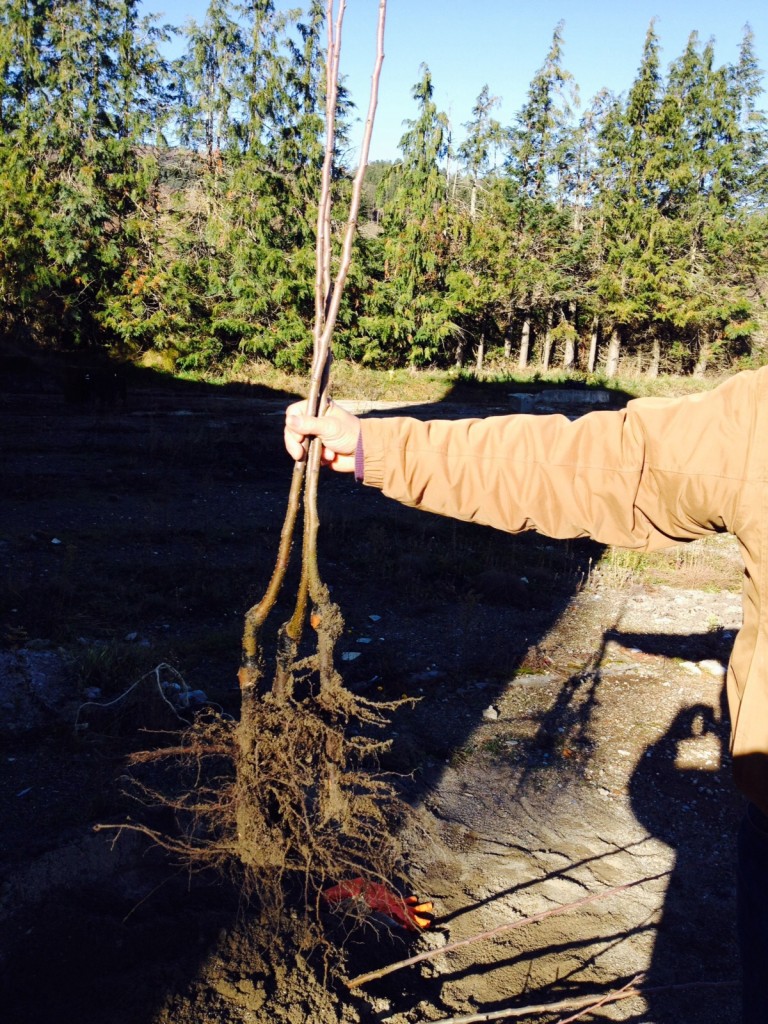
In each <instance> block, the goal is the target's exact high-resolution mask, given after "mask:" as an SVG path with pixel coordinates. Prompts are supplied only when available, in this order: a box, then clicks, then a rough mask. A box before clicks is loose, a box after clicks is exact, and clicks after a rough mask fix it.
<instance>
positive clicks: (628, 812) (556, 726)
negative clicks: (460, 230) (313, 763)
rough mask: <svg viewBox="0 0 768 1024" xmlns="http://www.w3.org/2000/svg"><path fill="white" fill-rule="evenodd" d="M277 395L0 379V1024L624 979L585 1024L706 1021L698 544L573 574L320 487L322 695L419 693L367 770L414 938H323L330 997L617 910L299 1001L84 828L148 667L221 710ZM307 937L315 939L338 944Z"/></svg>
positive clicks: (400, 1002) (318, 1021)
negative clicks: (89, 715)
mask: <svg viewBox="0 0 768 1024" xmlns="http://www.w3.org/2000/svg"><path fill="white" fill-rule="evenodd" d="M494 403H495V404H494ZM494 403H485V404H483V405H481V406H479V407H478V408H477V409H475V410H474V411H475V412H477V413H478V414H484V413H485V412H487V411H489V410H490V411H498V396H495V398H494ZM284 404H285V396H274V395H267V394H264V393H262V392H261V391H260V390H259V389H257V388H254V389H252V390H251V391H242V392H235V393H232V392H228V391H225V390H223V389H205V388H201V387H191V386H190V387H189V388H184V387H182V386H178V385H177V386H176V387H173V388H171V387H168V386H159V385H158V384H157V383H156V382H154V381H150V382H149V383H146V382H143V381H140V382H139V383H138V384H137V385H135V386H131V387H129V391H128V397H127V401H126V403H125V406H124V407H123V406H122V404H121V405H120V406H119V407H117V406H113V404H112V402H111V401H110V402H109V403H108V405H107V406H106V407H103V406H102V405H101V403H98V402H97V403H93V404H84V405H80V404H77V405H74V406H73V405H68V404H66V403H65V402H64V401H63V399H62V397H61V395H60V393H59V388H58V386H57V383H56V381H55V379H54V378H52V379H51V380H50V381H48V380H47V379H42V378H40V377H39V375H37V376H33V377H29V376H28V375H18V374H17V375H15V376H14V375H6V379H5V381H4V383H3V388H2V393H1V394H0V450H1V452H2V454H1V458H2V462H1V463H0V473H1V474H2V495H1V499H0V502H1V507H0V570H1V571H0V635H1V643H0V740H1V741H2V752H1V753H0V759H1V760H0V763H2V770H3V774H2V779H3V784H2V787H0V866H1V868H2V889H1V890H0V984H2V1002H1V1003H0V1005H2V1006H3V1020H4V1021H8V1022H9V1024H42V1022H43V1021H45V1022H46V1024H48V1022H51V1021H61V1022H64V1021H69V1020H72V1021H75V1020H76V1021H78V1022H79V1024H97V1022H98V1024H170V1022H171V1021H173V1022H174V1024H214V1022H215V1024H267V1022H272V1021H290V1022H305V1021H306V1022H310V1024H337V1022H339V1024H373V1022H376V1024H406V1022H409V1024H416V1022H420V1021H439V1020H445V1019H448V1018H451V1019H453V1018H459V1019H461V1018H463V1017H466V1016H471V1017H472V1019H493V1018H491V1017H488V1016H487V1015H488V1014H491V1013H493V1012H494V1011H502V1010H504V1009H508V1008H513V1007H516V1006H517V1007H524V1006H530V1005H534V1004H539V1003H545V1002H555V1001H557V1000H562V999H566V998H569V999H570V998H575V997H580V996H584V995H590V994H593V993H603V992H606V991H608V990H612V989H616V988H619V987H620V986H622V985H624V984H626V983H627V982H629V981H631V980H632V979H633V978H635V976H637V975H639V974H644V975H645V981H644V983H643V984H644V988H645V994H644V995H643V996H642V997H636V998H633V999H631V1000H627V1001H624V1002H620V1003H616V1004H615V1005H611V1006H606V1007H603V1008H602V1009H600V1010H599V1011H597V1014H596V1016H597V1017H598V1018H600V1017H602V1019H607V1020H623V1021H634V1022H645V1024H671V1022H675V1024H693V1022H696V1024H730V1022H736V1021H737V1020H738V991H737V988H736V987H735V982H736V980H737V963H736V956H735V950H734V928H733V917H734V875H733V863H734V856H733V851H734V844H735V828H736V824H737V822H738V818H739V814H740V806H741V805H740V800H739V798H738V797H737V796H736V795H735V793H734V791H733V789H732V785H731V781H730V775H729V766H728V754H727V735H728V726H727V721H726V718H725V712H724V708H723V701H722V690H723V666H724V664H725V662H726V660H727V656H728V652H729V649H730V644H731V642H732V637H733V634H734V632H735V631H736V630H737V629H738V627H739V623H740V618H741V611H740V600H739V594H738V578H739V571H740V570H739V564H738V555H737V552H736V551H735V548H734V546H733V544H732V542H731V541H729V540H728V539H727V538H716V539H715V540H714V541H713V542H711V543H709V544H707V545H706V546H704V547H702V546H700V545H694V546H691V547H689V548H688V549H684V550H681V551H680V552H678V553H676V554H673V555H672V556H670V557H668V558H667V559H666V560H659V561H658V562H651V563H647V564H646V563H644V564H642V565H640V566H638V565H637V564H634V563H633V564H629V563H625V562H623V561H622V560H621V558H619V557H612V558H608V559H606V560H604V561H603V562H602V563H600V564H599V565H598V561H599V559H600V556H601V554H602V552H601V551H600V549H599V548H598V547H597V546H596V545H592V544H567V545H566V544H557V543H553V542H550V541H546V540H544V539H542V538H535V537H523V538H513V537H507V536H504V535H500V534H495V533H493V532H492V531H488V530H485V529H482V528H477V527H472V526H468V525H465V524H457V523H452V522H448V521H445V520H439V519H437V518H435V517H432V516H428V515H424V514H419V513H416V512H413V511H412V510H407V509H399V508H396V507H395V506H393V505H391V504H390V503H387V502H386V500H385V499H383V498H382V497H381V496H380V495H377V494H375V493H373V492H371V491H368V490H366V489H362V488H359V487H357V486H356V485H354V484H353V483H350V482H349V481H348V480H346V479H339V478H331V477H330V475H329V478H328V479H327V481H324V484H323V494H322V498H321V500H322V510H321V512H322V527H321V535H320V547H321V553H322V560H323V566H322V568H323V573H324V576H325V578H326V580H327V582H329V583H330V584H331V585H332V587H333V595H334V599H335V600H336V601H337V602H338V604H339V605H340V607H341V610H342V613H343V615H344V617H345V620H346V627H347V630H346V633H345V636H344V638H343V642H342V644H341V645H340V649H339V650H338V652H337V653H338V657H339V662H340V667H341V669H342V673H343V675H344V678H345V680H346V681H347V682H348V685H349V686H350V687H351V688H352V689H354V690H355V691H357V692H360V693H362V694H364V695H366V696H369V697H377V696H381V697H382V698H387V699H391V698H394V697H400V696H403V695H406V696H409V697H416V698H418V699H419V700H418V703H417V704H416V705H415V706H413V707H406V708H403V709H402V710H401V711H399V712H397V713H396V715H395V717H394V720H393V722H392V727H391V735H392V739H393V747H392V750H391V752H390V753H389V755H388V756H387V758H386V760H385V763H384V764H383V765H382V768H383V769H384V770H387V771H392V772H395V773H397V777H398V779H399V785H400V787H401V790H402V793H403V795H404V797H405V798H406V799H407V800H408V802H409V803H410V805H411V806H412V808H413V810H414V816H413V820H412V822H411V824H410V825H409V826H408V828H407V830H406V834H405V836H404V839H405V845H406V850H407V874H408V876H409V879H410V882H411V886H412V889H413V891H414V892H416V893H417V894H418V895H419V896H421V897H424V898H425V899H431V900H433V901H434V904H435V912H436V922H435V927H434V929H433V930H432V931H431V932H429V933H427V934H425V935H423V936H416V937H414V936H411V935H410V934H407V933H404V932H398V931H396V930H395V931H389V930H387V929H386V928H385V927H383V926H382V925H381V924H380V923H378V922H376V921H372V922H371V923H370V924H369V925H367V926H366V927H364V928H363V929H362V930H358V931H355V932H353V933H352V934H351V935H349V936H348V937H347V940H346V942H347V950H348V960H347V963H346V967H345V971H346V977H352V976H354V975H356V974H358V973H363V972H367V971H370V970H373V969H376V968H378V967H380V966H382V965H384V964H387V963H390V962H392V961H396V960H399V959H402V958H404V957H406V956H411V955H413V954H416V953H419V952H424V951H427V950H438V949H441V948H442V947H443V946H445V945H447V944H453V943H455V942H457V941H459V940H462V939H467V938H470V937H471V936H474V935H476V934H478V933H482V932H485V931H487V930H489V929H494V928H497V927H499V926H502V925H507V924H510V923H512V922H514V921H516V920H519V919H521V918H523V917H526V916H529V915H536V914H540V913H541V912H543V911H548V910H552V909H555V908H558V907H560V906H563V905H567V904H570V903H572V902H575V901H577V900H581V899H583V898H584V897H587V896H590V895H592V894H597V893H603V892H605V891H606V890H607V889H610V888H612V887H616V886H621V885H625V884H627V883H637V884H636V885H633V887H631V888H628V889H625V890H623V891H621V892H617V893H615V894H613V895H609V896H606V897H605V898H601V899H599V900H597V901H595V902H591V903H588V904H585V905H583V906H581V907H580V908H576V909H573V910H570V911H567V912H565V913H562V914H557V915H554V916H550V917H548V918H546V919H544V920H540V921H539V922H538V923H533V924H529V925H526V926H525V927H523V928H520V929H518V930H515V931H506V932H503V933H502V934H500V935H498V936H497V937H495V938H493V939H489V940H486V941H484V942H477V943H471V944H467V945H464V946H462V947H460V948H458V949H455V950H448V951H446V952H445V953H442V952H441V953H438V954H437V955H436V956H434V957H433V958H431V959H428V960H425V961H423V962H422V963H420V964H419V965H417V966H413V967H408V968H405V969H402V970H399V971H397V972H395V973H393V974H390V975H389V976H387V977H385V978H382V979H380V980H376V981H374V982H371V983H370V984H368V985H365V986H363V987H362V988H360V989H356V990H354V991H349V990H348V989H347V987H346V985H345V984H344V979H343V978H339V977H330V978H327V979H325V980H326V985H325V986H324V985H323V984H322V980H323V979H322V970H321V968H320V965H319V962H316V960H315V959H313V958H312V957H311V956H310V957H309V958H308V960H304V959H303V958H302V957H301V956H298V955H296V956H291V957H286V959H285V960H284V961H282V962H281V961H279V960H278V961H277V962H276V961H275V958H274V957H273V958H270V957H269V956H265V955H263V954H260V953H258V952H257V949H258V948H262V949H263V945H264V944H263V943H258V942H257V941H256V937H255V936H254V934H253V929H254V927H255V925H254V920H255V915H254V914H253V912H252V908H249V907H248V906H247V905H245V904H244V903H243V902H242V901H241V900H240V899H239V898H238V894H237V892H235V891H233V890H232V888H231V887H230V886H229V885H228V884H227V883H226V882H224V881H222V880H219V879H213V878H209V877H207V876H202V877H200V876H190V874H189V873H188V872H187V871H185V870H184V869H183V868H181V869H180V868H179V867H178V865H172V864H169V863H168V861H167V859H166V858H165V857H164V856H163V855H162V854H161V853H160V851H158V850H157V849H154V848H153V847H152V846H151V845H150V844H149V843H147V842H146V841H145V840H144V839H142V838H141V837H138V836H136V835H125V834H124V835H122V836H121V837H120V839H119V840H118V841H116V842H115V841H114V834H112V833H104V832H98V833H96V832H94V831H93V826H94V825H95V824H97V823H110V822H111V823H116V824H117V823H119V822H121V821H124V820H126V818H127V817H129V816H131V815H133V814H135V813H136V808H135V807H134V806H133V805H132V804H131V803H130V802H129V801H128V800H127V798H126V797H125V796H124V795H123V794H122V792H121V785H120V777H121V775H122V774H123V771H124V759H125V756H126V753H127V752H128V751H129V750H131V749H136V747H137V746H140V745H141V744H142V743H144V742H146V734H143V733H142V732H141V731H140V730H141V729H142V728H146V727H148V726H152V727H155V726H157V725H158V724H169V723H167V722H166V723H159V722H158V720H157V714H156V712H157V707H156V705H155V704H153V696H152V695H153V694H154V693H156V684H157V679H156V677H155V676H154V675H153V674H152V670H153V669H154V667H155V666H157V665H158V664H161V663H168V664H170V665H171V666H173V668H174V669H175V670H176V671H177V672H178V673H179V677H180V678H181V679H183V681H184V684H185V685H186V686H188V687H189V688H190V689H192V690H199V691H203V693H204V697H205V699H206V700H209V701H215V702H216V703H217V704H218V705H220V706H221V707H223V708H225V710H228V711H231V712H232V713H233V714H236V712H237V696H238V695H237V689H236V671H237V663H238V657H239V637H240V629H241V623H242V615H243V613H244V611H245V610H246V609H247V608H248V607H249V606H250V604H251V603H253V601H254V600H256V599H257V598H258V597H260V596H261V593H262V591H263V588H264V586H265V583H266V580H267V579H268V576H269V572H270V570H271V565H272V560H273V558H274V553H275V550H276V543H277V536H278V533H279V529H280V525H281V520H282V511H283V506H284V497H285V494H286V492H287V486H288V478H289V475H290V465H289V464H288V461H287V457H286V456H285V455H284V454H283V452H282V447H281V440H280V433H281V425H282V424H281V419H282V408H283V406H284ZM465 411H469V410H466V409H459V408H458V407H457V406H452V405H450V403H448V404H446V405H445V406H441V407H439V408H438V409H436V410H434V412H435V413H436V414H438V415H442V414H450V415H457V414H459V413H463V412H465ZM414 412H415V413H416V414H417V415H422V414H425V413H426V410H414ZM286 609H287V605H286V606H285V607H284V608H281V609H280V610H279V612H278V614H277V618H276V622H277V623H279V622H281V621H282V618H280V615H281V614H282V613H283V612H284V611H285V610H286ZM147 672H149V673H150V675H149V677H148V679H149V682H148V683H147V682H145V683H144V684H142V686H143V688H142V687H139V688H137V689H136V690H135V691H133V696H132V699H131V700H128V701H123V702H122V703H119V704H118V705H117V707H118V708H119V711H120V713H119V714H115V715H113V716H111V717H109V716H107V717H108V718H109V728H107V727H106V726H104V723H103V722H99V721H95V720H93V719H90V720H88V719H85V720H88V721H89V723H90V725H89V727H90V726H93V728H91V729H90V732H89V729H84V728H82V727H81V728H79V729H78V728H76V725H77V724H78V723H79V724H80V726H82V725H83V722H84V718H83V712H82V705H83V704H84V703H87V702H89V703H90V704H91V705H93V704H96V705H101V704H107V703H108V702H109V701H112V700H114V699H115V698H119V697H120V695H121V694H124V693H125V692H126V691H127V690H128V688H129V687H130V686H131V684H132V683H133V682H134V681H136V680H137V679H140V678H142V677H143V675H144V673H147ZM164 678H165V677H164ZM167 678H170V676H168V677H167ZM105 721H106V719H105ZM156 813H157V814H158V815H159V816H162V811H157V812H156ZM157 823H158V822H155V824H157ZM328 928H329V934H331V933H332V934H334V935H335V936H336V937H337V938H338V936H339V934H340V926H339V924H338V922H335V921H334V920H333V919H332V918H329V920H328ZM482 1014H485V1015H486V1016H485V1017H483V1016H479V1015H482ZM473 1015H478V1016H473ZM563 1016H567V1014H566V1013H565V1011H563V1013H561V1014H559V1015H558V1014H557V1013H552V1014H549V1015H541V1014H539V1015H532V1014H529V1015H527V1016H522V1017H520V1018H518V1019H527V1020H533V1019H536V1020H557V1019H561V1018H562V1017H563Z"/></svg>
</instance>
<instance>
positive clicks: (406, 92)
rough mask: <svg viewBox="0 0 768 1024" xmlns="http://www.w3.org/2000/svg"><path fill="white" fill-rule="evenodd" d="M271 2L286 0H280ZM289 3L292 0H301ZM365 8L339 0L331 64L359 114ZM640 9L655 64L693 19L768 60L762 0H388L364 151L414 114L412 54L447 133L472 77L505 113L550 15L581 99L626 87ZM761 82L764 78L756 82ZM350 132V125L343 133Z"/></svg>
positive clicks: (364, 79) (372, 15)
mask: <svg viewBox="0 0 768 1024" xmlns="http://www.w3.org/2000/svg"><path fill="white" fill-rule="evenodd" d="M144 2H145V9H146V10H148V11H153V12H155V13H162V14H163V15H164V20H166V21H168V22H170V23H172V24H178V25H181V24H183V23H184V22H185V21H186V20H187V19H188V18H194V19H195V20H198V21H202V20H203V18H204V16H205V9H206V6H207V3H206V0H144ZM278 5H279V6H281V7H285V6H293V5H291V4H288V3H287V2H283V0H278ZM296 6H302V4H301V0H297V3H296ZM377 12H378V0H347V10H346V14H345V18H344V30H343V41H342V55H341V70H342V74H343V75H345V76H346V83H347V86H348V88H349V89H350V91H351V93H352V97H353V99H354V100H355V102H356V104H357V107H358V112H359V115H360V120H361V121H362V120H363V119H364V117H365V112H366V109H367V106H368V94H369V89H370V78H371V71H372V68H373V63H374V58H375V44H376V17H377ZM652 18H656V19H657V21H656V30H657V33H658V35H659V38H660V42H661V47H662V50H661V57H662V63H663V66H664V68H666V66H667V65H668V64H669V63H670V62H671V61H672V60H674V59H675V58H676V57H678V56H679V55H680V54H681V53H682V51H683V49H684V48H685V45H686V42H687V40H688V36H689V35H690V33H691V32H692V31H694V30H696V31H697V32H698V33H699V37H700V38H701V39H702V40H705V41H706V40H708V39H710V38H713V39H714V40H715V55H716V60H717V63H718V64H724V63H732V62H735V61H736V60H737V59H738V49H739V44H740V42H741V38H742V35H743V29H744V26H745V24H747V23H749V24H750V25H751V27H752V30H753V32H754V34H755V49H756V52H757V56H758V59H759V61H760V65H761V67H763V68H764V69H766V70H768V3H766V2H765V0H528V2H526V3H523V2H515V0H388V4H387V27H386V39H385V60H384V67H383V71H382V78H381V87H380V94H379V107H378V111H377V115H376V124H375V128H374V135H373V141H372V144H371V154H370V155H371V159H373V160H376V159H395V158H396V157H397V155H398V150H397V144H398V142H399V140H400V137H401V136H402V134H403V121H404V120H406V119H408V118H412V117H413V116H414V114H415V105H414V102H413V99H412V97H411V90H412V88H413V86H414V84H415V83H416V82H417V81H418V80H419V78H420V70H419V69H420V66H421V64H422V63H425V64H427V65H428V67H429V68H430V71H431V72H432V79H433V84H434V88H435V101H436V103H437V105H438V107H439V108H440V109H441V110H443V111H444V112H445V113H446V114H448V116H449V118H450V121H451V124H452V127H453V130H454V139H455V140H457V141H459V140H460V139H461V137H462V133H463V130H462V124H463V123H464V122H466V121H468V120H469V119H470V117H471V112H472V107H473V105H474V102H475V100H476V98H477V96H478V94H479V93H480V90H481V89H482V87H483V86H484V85H488V87H489V89H490V91H491V93H492V95H494V96H498V97H500V99H501V100H502V103H501V106H500V107H499V108H498V109H497V111H496V116H497V117H498V119H499V120H500V121H501V122H502V124H509V123H511V121H512V119H513V117H514V114H515V112H516V111H517V110H518V109H519V108H520V106H521V105H522V103H523V102H524V99H525V94H526V91H527V88H528V85H529V84H530V82H531V79H532V78H533V76H534V74H535V73H536V71H537V70H538V68H539V67H541V65H542V63H543V61H544V58H545V56H546V53H547V51H548V49H549V46H550V44H551V41H552V33H553V31H554V29H555V26H556V25H557V23H558V22H559V21H563V22H564V23H565V24H564V33H563V34H564V41H565V46H564V65H565V67H566V68H567V70H569V71H570V72H571V73H572V74H573V76H574V79H575V81H576V83H577V85H578V86H579V90H580V93H581V99H582V105H585V104H586V103H588V102H589V100H590V99H591V98H592V97H593V96H594V95H595V94H596V93H597V92H598V91H599V90H600V89H601V88H604V87H605V88H608V89H611V90H612V91H614V92H617V93H622V92H626V90H627V89H628V88H629V86H630V85H631V83H632V81H633V79H634V76H635V72H636V70H637V66H638V63H639V61H640V56H641V53H642V48H643V42H644V39H645V33H646V30H647V28H648V25H649V23H650V21H651V19H652ZM764 85H765V86H766V87H767V88H768V81H765V82H764ZM766 95H767V94H766V93H764V95H763V104H762V105H763V108H764V109H765V108H766V107H767V106H768V102H767V101H766ZM360 134H361V129H360V130H359V131H358V132H357V133H356V134H355V135H354V136H353V142H356V141H358V140H359V135H360Z"/></svg>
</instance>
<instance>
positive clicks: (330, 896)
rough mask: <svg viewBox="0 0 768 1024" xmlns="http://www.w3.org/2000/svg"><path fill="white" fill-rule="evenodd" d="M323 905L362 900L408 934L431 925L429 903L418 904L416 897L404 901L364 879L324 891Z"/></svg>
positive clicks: (355, 879) (430, 904)
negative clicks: (407, 931) (406, 930)
mask: <svg viewBox="0 0 768 1024" xmlns="http://www.w3.org/2000/svg"><path fill="white" fill-rule="evenodd" d="M323 899H324V900H325V901H326V903H330V904H334V903H343V902H344V900H362V902H363V903H365V905H366V906H367V907H368V908H369V909H370V910H373V911H376V912H378V913H380V914H385V915H386V916H387V917H389V918H391V920H393V921H394V922H395V924H399V925H400V926H401V927H402V928H407V929H408V930H409V931H414V932H420V931H424V929H425V928H429V926H430V925H431V924H432V903H431V901H430V900H426V901H425V902H423V903H420V902H419V901H418V899H417V898H416V897H415V896H406V897H405V898H403V897H402V896H399V895H398V894H397V893H396V892H393V891H392V890H391V889H388V888H387V886H386V885H382V884H381V883H380V882H369V881H367V880H366V879H365V878H351V879H350V880H349V881H348V882H340V883H339V884H338V885H334V886H332V887H331V888H330V889H326V890H325V892H324V893H323Z"/></svg>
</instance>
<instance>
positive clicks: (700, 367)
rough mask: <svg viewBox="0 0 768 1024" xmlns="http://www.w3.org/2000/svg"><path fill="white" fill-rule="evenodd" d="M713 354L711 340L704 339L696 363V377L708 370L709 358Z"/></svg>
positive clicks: (694, 370)
mask: <svg viewBox="0 0 768 1024" xmlns="http://www.w3.org/2000/svg"><path fill="white" fill-rule="evenodd" d="M711 355H712V346H711V344H710V343H709V340H705V341H702V342H701V343H700V345H699V355H698V358H697V359H696V365H695V366H694V368H693V376H694V377H703V376H704V374H705V373H706V372H707V364H708V363H709V358H710V356H711Z"/></svg>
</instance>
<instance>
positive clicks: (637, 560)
mask: <svg viewBox="0 0 768 1024" xmlns="http://www.w3.org/2000/svg"><path fill="white" fill-rule="evenodd" d="M743 570H744V566H743V562H742V561H741V557H740V555H739V550H738V545H737V543H736V541H735V539H734V538H733V537H730V536H727V535H717V536H713V537H703V538H702V539H701V540H697V541H693V542H692V543H690V544H679V545H676V546H675V547H674V548H669V549H666V550H664V551H652V552H645V551H627V550H624V549H622V548H607V549H606V551H605V554H604V555H603V557H602V558H601V559H600V561H599V563H598V564H597V565H596V566H595V568H594V569H593V571H592V574H591V576H590V585H592V586H595V585H606V586H609V587H612V588H619V589H620V588H622V587H628V586H637V585H647V586H658V585H662V586H668V587H676V588H678V589H681V590H705V591H710V592H712V591H723V590H726V591H731V592H733V593H738V592H739V590H740V589H741V582H742V574H743Z"/></svg>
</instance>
